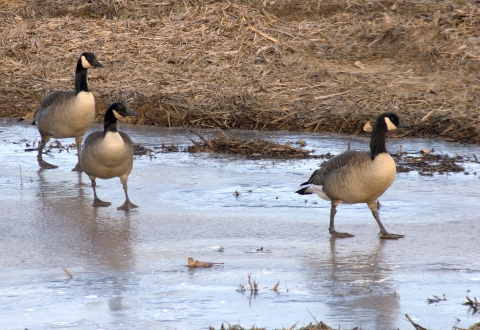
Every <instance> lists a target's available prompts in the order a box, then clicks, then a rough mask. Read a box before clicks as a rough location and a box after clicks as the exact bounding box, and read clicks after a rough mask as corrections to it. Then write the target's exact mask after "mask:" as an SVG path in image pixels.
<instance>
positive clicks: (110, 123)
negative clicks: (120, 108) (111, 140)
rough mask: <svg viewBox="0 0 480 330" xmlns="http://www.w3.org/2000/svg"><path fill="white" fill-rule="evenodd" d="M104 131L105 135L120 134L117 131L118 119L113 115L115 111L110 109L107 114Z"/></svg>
mask: <svg viewBox="0 0 480 330" xmlns="http://www.w3.org/2000/svg"><path fill="white" fill-rule="evenodd" d="M103 129H104V132H105V134H107V132H118V131H117V117H115V115H114V114H113V110H111V109H108V110H107V112H106V113H105V120H104V122H103Z"/></svg>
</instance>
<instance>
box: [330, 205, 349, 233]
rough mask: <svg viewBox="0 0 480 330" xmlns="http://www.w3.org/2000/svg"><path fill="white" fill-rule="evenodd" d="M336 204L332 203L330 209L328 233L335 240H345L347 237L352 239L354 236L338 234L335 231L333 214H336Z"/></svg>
mask: <svg viewBox="0 0 480 330" xmlns="http://www.w3.org/2000/svg"><path fill="white" fill-rule="evenodd" d="M338 204H339V203H338V202H333V201H332V208H331V209H330V227H328V232H329V233H330V235H332V236H333V237H335V238H347V237H354V236H355V235H352V234H349V233H339V232H337V231H335V224H334V222H335V214H336V213H337V205H338Z"/></svg>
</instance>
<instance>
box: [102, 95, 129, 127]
mask: <svg viewBox="0 0 480 330" xmlns="http://www.w3.org/2000/svg"><path fill="white" fill-rule="evenodd" d="M136 115H138V113H136V112H135V111H132V110H130V109H128V108H127V107H126V106H125V104H123V103H122V102H116V103H112V104H111V105H110V107H109V108H108V110H107V112H105V120H104V122H103V125H104V129H105V132H107V131H116V130H117V119H119V118H124V117H128V116H136Z"/></svg>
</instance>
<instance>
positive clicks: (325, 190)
mask: <svg viewBox="0 0 480 330" xmlns="http://www.w3.org/2000/svg"><path fill="white" fill-rule="evenodd" d="M406 126H408V125H405V124H403V123H402V121H401V120H400V119H399V118H398V116H397V115H395V114H393V113H384V114H382V115H380V116H379V117H378V119H377V121H376V122H375V126H374V128H373V131H372V137H371V140H370V152H362V151H346V152H344V153H342V154H340V155H337V156H335V157H333V158H332V159H330V160H329V161H327V162H326V163H324V164H323V165H322V166H321V167H320V168H319V169H318V170H316V171H314V172H313V173H312V175H311V176H310V178H309V180H308V181H307V182H305V183H303V184H302V186H306V187H304V188H302V189H300V190H298V191H297V193H298V194H300V195H306V194H317V195H318V196H320V197H321V198H322V199H325V200H328V201H331V209H330V226H329V232H330V234H331V235H332V236H333V237H338V238H344V237H352V236H354V235H352V234H349V233H340V232H337V231H336V230H335V225H334V219H335V214H336V213H337V210H336V207H337V206H338V205H339V204H342V203H347V204H356V203H366V204H367V205H368V207H369V209H370V210H371V211H372V215H373V217H374V218H375V220H376V221H377V224H378V226H379V228H380V233H379V236H380V238H391V239H397V238H401V237H403V236H404V235H397V234H390V233H388V232H387V231H386V230H385V228H384V226H383V224H382V222H381V221H380V216H379V214H378V209H377V205H378V204H377V199H378V198H379V197H380V196H381V195H382V194H383V193H384V192H385V191H386V190H387V189H388V188H389V187H390V186H391V185H392V183H393V181H394V180H395V175H396V165H395V161H394V160H393V158H392V157H391V156H390V155H389V154H388V152H387V149H386V147H385V135H386V132H387V131H388V130H393V129H396V128H397V127H406Z"/></svg>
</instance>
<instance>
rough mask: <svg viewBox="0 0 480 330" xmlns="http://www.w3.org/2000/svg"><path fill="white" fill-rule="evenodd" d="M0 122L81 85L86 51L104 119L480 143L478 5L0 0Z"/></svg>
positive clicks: (392, 1) (386, 0)
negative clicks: (79, 70) (386, 133)
mask: <svg viewBox="0 0 480 330" xmlns="http://www.w3.org/2000/svg"><path fill="white" fill-rule="evenodd" d="M0 8H1V9H0V30H1V31H2V32H1V35H0V81H1V84H0V100H1V105H0V116H3V117H6V116H8V117H24V118H30V117H32V115H33V112H34V111H35V110H36V108H37V106H38V104H39V101H40V99H41V98H42V97H43V96H44V95H45V93H46V92H49V91H51V90H54V89H72V88H73V74H72V73H73V69H74V67H75V63H76V60H77V59H78V56H79V55H80V53H81V52H83V51H92V52H94V53H95V54H96V55H97V57H98V59H99V60H100V62H102V63H103V64H104V65H105V67H104V68H103V69H95V70H90V73H89V83H90V89H91V90H92V91H94V94H95V96H96V99H97V118H99V119H101V118H103V113H104V111H105V109H106V106H107V104H108V103H110V102H113V101H123V102H126V103H127V104H128V106H129V107H130V108H131V109H134V110H135V111H138V112H139V116H138V117H136V119H135V120H136V123H138V124H148V125H159V126H182V125H189V126H192V127H199V128H212V127H220V128H222V129H230V128H241V129H264V130H299V131H316V132H320V131H326V132H339V133H348V134H352V133H358V132H360V131H361V129H362V127H363V124H364V123H365V122H366V121H367V120H372V119H374V118H375V117H376V116H377V115H379V114H380V113H382V112H384V111H394V112H396V113H398V114H399V115H400V116H401V117H402V119H403V120H404V121H405V122H406V123H409V124H411V125H413V129H412V130H410V131H402V134H400V136H417V137H442V138H444V139H447V140H455V141H465V142H474V143H478V142H480V128H479V127H480V126H479V124H480V8H479V6H478V2H475V1H473V0H470V1H463V2H459V3H453V2H450V1H429V0H427V1H395V0H380V1H362V0H360V1H356V2H352V1H340V0H329V1H314V0H277V1H254V0H223V1H206V0H200V1H194V0H183V1H181V0H165V1H161V2H159V1H149V0H91V1H88V2H85V1H80V0H71V1H59V0H45V1H40V0H24V1H18V0H17V1H15V0H0Z"/></svg>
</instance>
